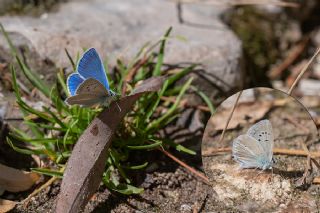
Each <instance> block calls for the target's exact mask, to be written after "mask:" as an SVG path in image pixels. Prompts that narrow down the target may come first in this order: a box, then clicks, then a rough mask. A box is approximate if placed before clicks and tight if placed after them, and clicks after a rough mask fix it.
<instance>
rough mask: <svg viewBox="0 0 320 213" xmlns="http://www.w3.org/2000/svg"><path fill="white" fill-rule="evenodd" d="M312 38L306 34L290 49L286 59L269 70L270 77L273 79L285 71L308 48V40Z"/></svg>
mask: <svg viewBox="0 0 320 213" xmlns="http://www.w3.org/2000/svg"><path fill="white" fill-rule="evenodd" d="M309 40H310V37H309V36H306V37H304V38H303V39H302V41H300V42H299V43H298V44H297V45H296V46H294V47H293V48H292V49H290V50H289V54H288V56H287V57H286V58H285V59H284V61H283V62H282V63H281V64H280V65H278V66H276V67H275V68H273V69H271V70H270V72H269V75H268V76H269V77H270V78H271V79H275V78H277V77H278V76H279V75H280V74H281V73H282V72H283V71H285V70H286V69H287V68H288V67H289V66H290V65H291V64H292V63H293V62H294V61H295V60H296V59H297V58H298V57H299V56H300V55H301V53H302V52H303V50H304V49H305V48H306V46H307V44H308V41H309Z"/></svg>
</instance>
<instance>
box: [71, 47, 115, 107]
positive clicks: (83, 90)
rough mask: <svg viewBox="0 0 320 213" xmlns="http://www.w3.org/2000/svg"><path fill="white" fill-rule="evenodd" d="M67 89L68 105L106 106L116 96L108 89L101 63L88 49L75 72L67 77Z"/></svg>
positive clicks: (93, 51) (91, 49) (92, 50)
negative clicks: (68, 94)
mask: <svg viewBox="0 0 320 213" xmlns="http://www.w3.org/2000/svg"><path fill="white" fill-rule="evenodd" d="M67 87H68V90H69V93H70V95H71V96H70V97H68V98H67V99H66V103H67V104H69V105H74V104H78V105H81V106H86V107H89V106H93V105H97V104H102V105H108V104H109V103H110V102H111V101H112V100H115V98H116V94H115V93H114V92H113V91H112V90H111V89H110V87H109V82H108V78H107V75H106V72H105V69H104V66H103V64H102V61H101V59H100V57H99V55H98V53H97V51H96V50H95V49H94V48H90V49H88V50H87V51H86V52H85V53H84V54H83V55H82V57H81V58H80V60H79V63H78V65H77V72H75V73H72V74H71V75H69V77H68V79H67Z"/></svg>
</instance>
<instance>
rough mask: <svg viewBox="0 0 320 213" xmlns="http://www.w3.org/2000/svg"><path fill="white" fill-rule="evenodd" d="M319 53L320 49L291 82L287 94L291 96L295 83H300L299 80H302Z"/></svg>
mask: <svg viewBox="0 0 320 213" xmlns="http://www.w3.org/2000/svg"><path fill="white" fill-rule="evenodd" d="M319 53H320V48H318V49H317V51H316V53H315V54H314V55H313V56H312V58H311V59H310V60H309V61H308V63H307V64H306V65H305V66H304V67H303V68H302V70H301V72H300V73H299V75H298V77H297V78H296V80H295V81H294V82H293V84H292V85H291V87H290V89H289V91H288V94H289V95H291V94H292V91H293V89H294V88H295V87H296V85H297V83H298V82H299V81H300V79H301V78H302V76H303V75H304V74H305V73H306V71H307V70H308V68H309V66H310V65H311V64H312V62H313V61H314V59H315V58H316V57H317V56H318V54H319Z"/></svg>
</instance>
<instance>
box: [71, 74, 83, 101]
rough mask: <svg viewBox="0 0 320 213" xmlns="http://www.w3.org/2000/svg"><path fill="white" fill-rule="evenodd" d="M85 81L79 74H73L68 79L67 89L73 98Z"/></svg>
mask: <svg viewBox="0 0 320 213" xmlns="http://www.w3.org/2000/svg"><path fill="white" fill-rule="evenodd" d="M83 81H84V79H83V78H82V77H81V76H80V75H79V74H78V73H72V74H71V75H69V77H68V79H67V87H68V90H69V93H70V95H71V96H74V95H75V93H76V90H77V89H78V87H79V85H80V84H81V83H82V82H83Z"/></svg>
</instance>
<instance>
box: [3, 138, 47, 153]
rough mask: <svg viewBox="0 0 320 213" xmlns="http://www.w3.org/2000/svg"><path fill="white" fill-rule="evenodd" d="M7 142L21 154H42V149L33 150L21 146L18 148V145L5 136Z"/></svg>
mask: <svg viewBox="0 0 320 213" xmlns="http://www.w3.org/2000/svg"><path fill="white" fill-rule="evenodd" d="M7 143H8V144H9V146H11V148H12V149H13V150H14V151H16V152H19V153H21V154H25V155H41V154H44V149H38V150H33V149H22V148H19V147H17V146H15V145H14V144H13V143H12V141H11V140H10V138H9V137H7Z"/></svg>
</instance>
